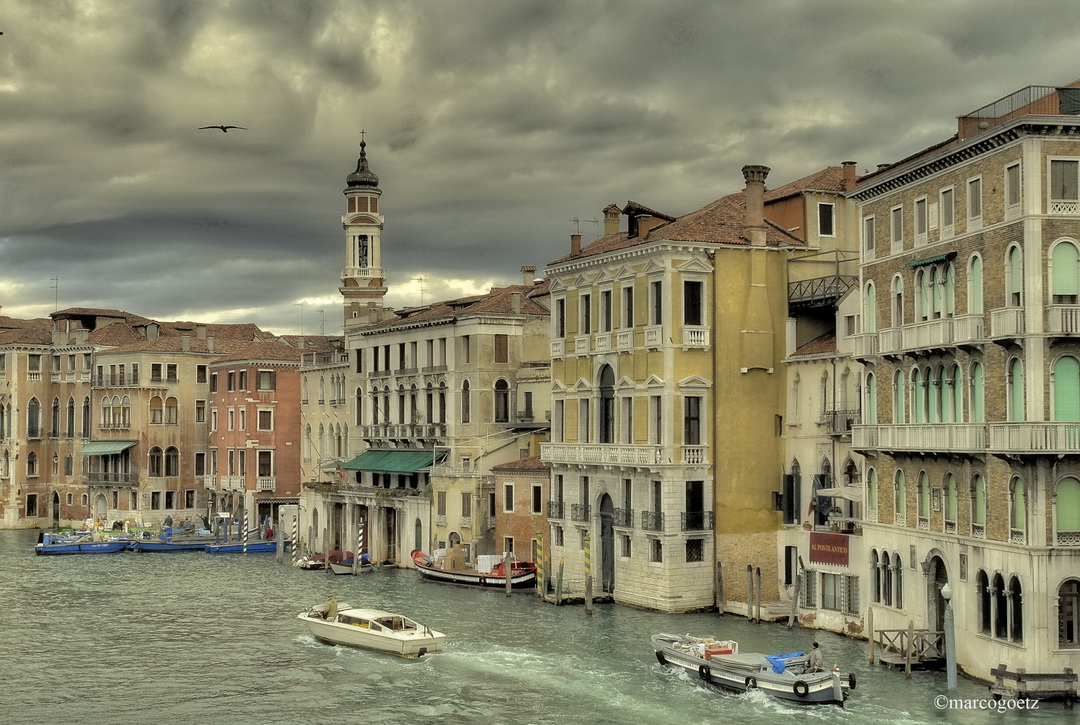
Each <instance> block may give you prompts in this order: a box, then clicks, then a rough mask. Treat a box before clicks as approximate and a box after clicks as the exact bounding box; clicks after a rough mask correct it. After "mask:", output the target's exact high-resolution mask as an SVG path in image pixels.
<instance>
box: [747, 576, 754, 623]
mask: <svg viewBox="0 0 1080 725" xmlns="http://www.w3.org/2000/svg"><path fill="white" fill-rule="evenodd" d="M746 618H747V619H748V620H750V621H751V622H753V621H754V567H752V566H750V565H749V564H747V565H746Z"/></svg>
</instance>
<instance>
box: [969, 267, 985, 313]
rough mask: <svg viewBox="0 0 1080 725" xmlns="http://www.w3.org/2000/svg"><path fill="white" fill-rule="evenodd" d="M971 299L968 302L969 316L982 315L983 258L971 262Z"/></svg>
mask: <svg viewBox="0 0 1080 725" xmlns="http://www.w3.org/2000/svg"><path fill="white" fill-rule="evenodd" d="M970 284H971V298H970V299H969V300H968V314H972V315H981V314H982V311H983V295H982V293H983V283H982V258H981V257H975V258H974V259H972V260H971V282H970Z"/></svg>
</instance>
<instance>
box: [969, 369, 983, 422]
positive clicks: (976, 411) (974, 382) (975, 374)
mask: <svg viewBox="0 0 1080 725" xmlns="http://www.w3.org/2000/svg"><path fill="white" fill-rule="evenodd" d="M985 413H986V411H985V409H984V408H983V369H982V365H980V364H979V363H975V365H974V366H973V367H972V368H971V422H972V423H982V422H984V420H985V417H984V416H985Z"/></svg>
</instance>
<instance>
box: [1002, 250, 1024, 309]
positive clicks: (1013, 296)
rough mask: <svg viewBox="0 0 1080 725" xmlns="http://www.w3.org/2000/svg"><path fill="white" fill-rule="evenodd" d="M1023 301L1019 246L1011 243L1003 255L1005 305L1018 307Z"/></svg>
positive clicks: (1022, 276)
mask: <svg viewBox="0 0 1080 725" xmlns="http://www.w3.org/2000/svg"><path fill="white" fill-rule="evenodd" d="M1023 303H1024V266H1023V262H1022V260H1021V258H1020V247H1019V246H1017V245H1015V244H1014V245H1012V246H1011V247H1009V251H1008V253H1007V254H1006V257H1005V306H1006V307H1020V306H1021V305H1023Z"/></svg>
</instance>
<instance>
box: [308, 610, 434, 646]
mask: <svg viewBox="0 0 1080 725" xmlns="http://www.w3.org/2000/svg"><path fill="white" fill-rule="evenodd" d="M296 616H297V619H299V620H301V621H302V622H303V623H304V624H305V625H306V626H307V628H308V631H309V632H311V634H312V635H313V636H314V637H315V638H316V639H318V640H320V641H322V642H326V643H328V644H340V645H346V646H349V647H361V648H363V649H370V650H375V651H377V652H386V653H389V654H395V655H398V656H399V657H421V656H423V655H425V654H429V653H434V652H442V650H443V645H444V644H445V642H446V635H445V634H443V633H442V632H436V631H434V630H432V629H429V628H427V627H426V626H424V625H422V624H420V623H419V622H417V621H416V620H414V619H410V618H409V617H405V616H403V615H401V614H394V613H393V612H386V611H383V610H381V609H354V608H353V607H351V606H350V605H348V604H345V603H342V604H340V605H339V604H338V603H337V602H335V601H334V600H333V599H330V600H328V601H327V602H324V603H323V604H319V605H316V606H314V607H312V608H310V609H309V610H307V611H306V612H301V613H300V614H298V615H296Z"/></svg>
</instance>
